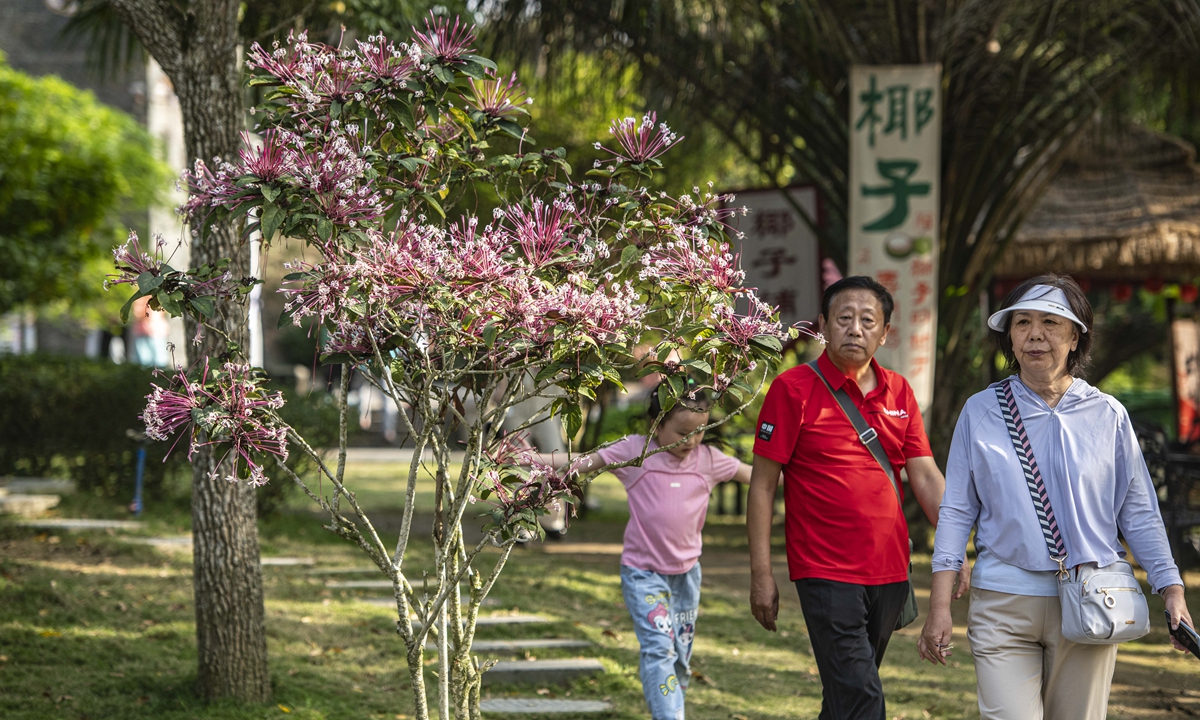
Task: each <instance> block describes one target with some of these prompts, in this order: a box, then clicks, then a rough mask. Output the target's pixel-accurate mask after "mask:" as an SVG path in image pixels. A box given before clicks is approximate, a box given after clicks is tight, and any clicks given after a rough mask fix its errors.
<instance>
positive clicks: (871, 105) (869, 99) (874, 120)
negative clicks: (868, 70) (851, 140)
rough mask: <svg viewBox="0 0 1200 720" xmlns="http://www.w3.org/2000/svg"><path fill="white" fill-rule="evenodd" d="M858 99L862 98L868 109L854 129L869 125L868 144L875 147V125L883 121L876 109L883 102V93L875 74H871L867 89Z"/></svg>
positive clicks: (864, 111)
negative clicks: (876, 85)
mask: <svg viewBox="0 0 1200 720" xmlns="http://www.w3.org/2000/svg"><path fill="white" fill-rule="evenodd" d="M858 99H859V100H862V103H863V105H866V109H864V110H863V112H862V115H860V116H859V118H858V122H856V123H855V124H854V129H855V130H862V129H863V126H864V125H865V126H866V127H867V145H869V146H871V147H875V126H876V125H878V124H879V123H881V122H883V117H882V116H880V114H879V113H878V112H876V111H875V106H876V105H878V104H879V103H881V102H883V93H881V92H879V90H878V89H876V87H875V76H874V75H872V76H871V79H870V80H869V81H868V84H867V89H866V90H864V91H863V92H862V93H860V94H859V96H858Z"/></svg>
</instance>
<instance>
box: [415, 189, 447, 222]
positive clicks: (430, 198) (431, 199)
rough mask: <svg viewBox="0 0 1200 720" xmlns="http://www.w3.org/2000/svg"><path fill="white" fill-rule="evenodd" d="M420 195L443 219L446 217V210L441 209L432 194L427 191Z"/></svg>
mask: <svg viewBox="0 0 1200 720" xmlns="http://www.w3.org/2000/svg"><path fill="white" fill-rule="evenodd" d="M421 197H423V198H425V202H427V203H429V206H430V207H432V208H433V209H434V210H437V214H438V215H441V216H442V219H443V220H445V219H446V211H445V210H443V209H442V206H441V204H440V203H439V202H438V201H437V200H435V199H434V197H433V195H431V194H429V193H421Z"/></svg>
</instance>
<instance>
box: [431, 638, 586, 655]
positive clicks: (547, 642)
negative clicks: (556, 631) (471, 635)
mask: <svg viewBox="0 0 1200 720" xmlns="http://www.w3.org/2000/svg"><path fill="white" fill-rule="evenodd" d="M591 646H592V643H591V642H589V641H587V640H570V639H566V638H539V639H534V640H476V641H475V642H473V643H471V650H472V651H474V652H478V653H497V654H498V653H514V654H515V653H523V652H525V651H526V650H578V649H583V648H590V647H591ZM433 647H435V648H436V646H433Z"/></svg>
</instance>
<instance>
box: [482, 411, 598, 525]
mask: <svg viewBox="0 0 1200 720" xmlns="http://www.w3.org/2000/svg"><path fill="white" fill-rule="evenodd" d="M485 455H486V457H487V459H488V461H489V462H490V463H491V464H493V466H494V467H492V468H491V469H489V470H487V471H485V472H484V473H483V474H482V476H481V477H480V478H479V479H478V483H479V484H480V485H482V486H483V487H485V488H486V489H487V490H489V491H491V494H492V495H493V496H495V498H496V501H497V502H496V505H497V506H498V507H499V508H500V510H501V512H502V513H503V516H504V520H505V522H513V521H515V520H517V519H518V518H520V516H521V515H523V514H536V513H537V512H539V511H541V510H542V509H543V508H555V506H556V504H557V503H559V502H562V501H563V499H565V498H566V497H568V496H571V495H574V494H578V493H579V485H578V481H577V479H576V478H575V477H574V475H573V474H572V472H571V471H570V470H568V471H567V472H559V471H558V470H556V469H555V468H554V467H553V466H551V465H547V464H546V463H544V462H542V461H541V459H540V456H539V455H538V453H537V452H536V451H534V450H533V448H532V446H531V445H530V443H529V433H526V432H521V433H512V434H509V435H506V436H504V437H503V438H501V439H500V440H499V442H497V443H496V445H495V446H493V447H492V448H490V449H489V450H488V451H487V452H486V453H485ZM472 502H474V498H473V496H472ZM555 509H556V508H555ZM572 514H574V513H572Z"/></svg>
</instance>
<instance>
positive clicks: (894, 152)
mask: <svg viewBox="0 0 1200 720" xmlns="http://www.w3.org/2000/svg"><path fill="white" fill-rule="evenodd" d="M941 78H942V68H941V66H940V65H890V66H875V67H872V66H856V67H853V68H851V70H850V185H849V190H850V218H849V234H850V258H849V259H850V274H851V275H868V276H870V277H873V278H875V279H876V280H878V281H879V283H880V284H881V285H883V286H884V287H886V288H887V289H888V291H889V292H891V294H892V297H893V298H894V299H895V301H896V306H895V310H894V311H893V312H892V329H891V332H890V334H889V335H888V339H887V343H886V344H885V345H884V346H883V347H882V348H880V349H879V353H878V354H877V355H876V358H877V359H878V360H879V362H880V363H882V364H883V365H884V366H885V367H887V368H889V369H891V370H895V371H896V372H898V373H900V374H901V375H903V376H904V377H905V378H907V379H908V382H909V384H911V385H912V389H913V393H914V394H915V395H916V398H917V404H918V405H920V407H921V408H922V409H925V408H928V407H929V402H930V400H931V399H932V398H933V363H934V353H935V351H936V346H937V301H938V292H937V250H938V202H939V200H938V194H939V190H940V187H939V183H940V179H941V126H942V109H941Z"/></svg>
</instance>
